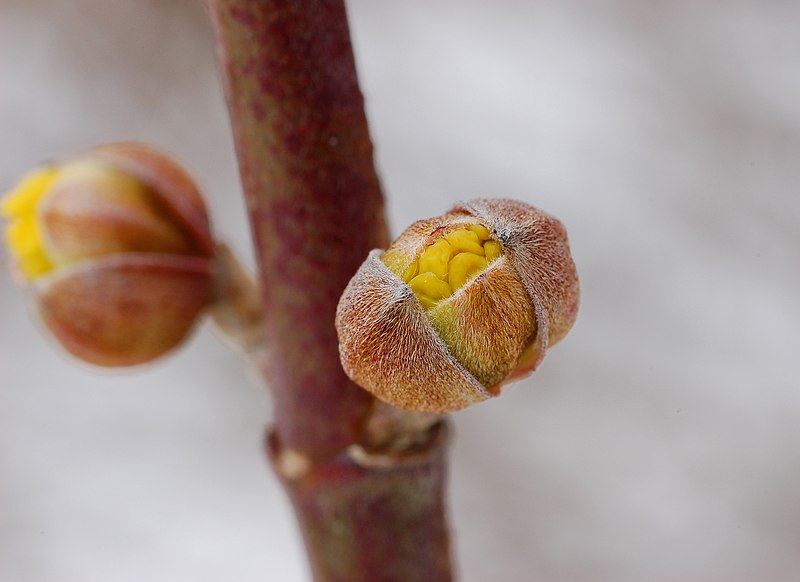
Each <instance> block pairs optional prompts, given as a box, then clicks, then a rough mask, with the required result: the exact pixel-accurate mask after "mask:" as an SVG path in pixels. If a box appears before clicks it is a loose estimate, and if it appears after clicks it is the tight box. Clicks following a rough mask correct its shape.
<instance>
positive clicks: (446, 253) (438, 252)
mask: <svg viewBox="0 0 800 582" xmlns="http://www.w3.org/2000/svg"><path fill="white" fill-rule="evenodd" d="M452 256H453V249H452V248H451V247H450V244H449V243H448V242H447V241H446V240H444V239H442V240H437V241H436V242H435V243H433V244H432V245H431V246H429V247H428V248H427V249H425V252H423V253H422V256H420V258H419V272H420V273H433V274H435V275H437V276H439V277H444V276H445V275H447V263H448V262H449V261H450V257H452Z"/></svg>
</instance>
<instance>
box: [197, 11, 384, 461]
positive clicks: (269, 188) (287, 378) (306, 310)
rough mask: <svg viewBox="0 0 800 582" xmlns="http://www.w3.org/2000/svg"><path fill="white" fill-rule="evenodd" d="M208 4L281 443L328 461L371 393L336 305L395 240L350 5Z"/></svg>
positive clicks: (351, 437) (357, 426) (353, 433)
mask: <svg viewBox="0 0 800 582" xmlns="http://www.w3.org/2000/svg"><path fill="white" fill-rule="evenodd" d="M211 7H212V17H213V19H214V22H215V27H216V32H217V37H218V39H219V42H218V55H219V61H220V64H221V67H222V74H223V81H224V83H225V90H226V95H227V99H228V107H229V110H230V115H231V121H232V124H233V130H234V138H235V143H236V151H237V155H238V158H239V167H240V173H241V177H242V183H243V186H244V191H245V196H246V198H247V206H248V209H249V212H250V216H251V226H252V229H253V235H254V239H255V244H256V251H257V256H258V261H259V265H260V274H261V282H262V290H263V291H262V292H263V301H264V311H265V313H266V314H267V316H268V318H267V320H268V323H267V329H266V341H267V345H268V347H269V352H268V355H267V357H266V361H265V362H263V365H264V367H265V372H266V375H267V377H268V380H269V384H270V387H271V389H272V391H273V394H274V398H275V422H276V430H277V433H278V435H279V436H280V439H281V442H282V443H283V445H284V446H287V447H292V448H295V449H298V450H301V451H303V452H304V453H305V454H309V455H312V456H324V455H326V454H330V453H333V452H335V451H338V450H340V449H342V448H343V447H346V446H347V445H348V444H350V443H352V442H354V441H355V440H357V437H358V434H359V432H360V430H361V426H362V423H363V422H364V419H365V417H366V415H367V414H368V412H369V409H370V406H371V400H372V399H371V397H370V396H369V395H368V394H367V393H366V392H365V391H363V390H361V389H360V388H359V387H357V386H356V385H354V384H353V383H352V382H350V380H349V379H348V378H347V376H345V374H344V372H343V371H342V368H341V365H340V363H339V355H338V351H337V342H336V331H335V328H334V316H335V311H336V304H337V302H338V300H339V296H340V295H341V292H342V290H343V289H344V287H345V285H346V284H347V282H348V280H349V279H350V277H351V276H352V275H353V273H354V272H355V271H356V269H357V268H358V266H359V265H360V264H361V262H362V261H363V260H364V258H365V257H366V255H367V253H368V252H369V250H370V249H373V248H376V247H383V246H385V245H386V242H387V241H386V238H387V233H386V225H385V220H384V215H383V198H382V196H381V190H380V183H379V181H378V176H377V174H376V172H375V168H374V164H373V156H372V143H371V141H370V138H369V132H368V128H367V120H366V116H365V114H364V107H363V97H362V96H361V92H360V91H359V87H358V80H357V78H356V69H355V63H354V60H353V52H352V48H351V45H350V36H349V30H348V25H347V17H346V14H345V10H344V5H343V3H342V2H341V1H340V0H334V1H298V2H279V1H274V0H212V2H211Z"/></svg>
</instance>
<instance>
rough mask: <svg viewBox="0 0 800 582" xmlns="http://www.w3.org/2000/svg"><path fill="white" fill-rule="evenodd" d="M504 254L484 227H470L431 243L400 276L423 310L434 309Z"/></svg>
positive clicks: (455, 231)
mask: <svg viewBox="0 0 800 582" xmlns="http://www.w3.org/2000/svg"><path fill="white" fill-rule="evenodd" d="M501 253H502V247H501V246H500V243H499V242H498V241H496V240H491V239H490V236H489V231H488V229H487V228H486V227H485V226H483V225H481V224H470V225H467V226H466V227H464V228H459V229H458V230H454V231H452V232H450V233H449V234H447V235H445V236H444V237H442V238H440V239H439V240H437V241H435V242H434V243H432V244H430V245H429V246H428V247H427V248H426V249H425V250H423V251H422V254H421V255H420V256H419V258H418V259H416V260H415V261H413V262H412V263H411V265H409V266H408V267H406V269H405V270H404V272H403V273H402V274H401V277H402V279H403V281H405V282H406V283H408V286H409V287H411V290H412V291H414V294H415V295H416V296H417V297H418V298H419V300H420V303H422V305H423V307H425V308H426V309H432V308H433V307H435V306H436V305H437V304H438V303H439V302H440V301H442V300H443V299H447V298H448V297H450V296H452V295H453V293H455V292H456V291H458V290H459V289H460V288H461V287H463V286H464V285H465V284H466V283H467V282H468V281H471V280H472V279H474V278H475V277H476V276H477V275H479V274H480V273H482V272H483V271H484V270H485V269H486V267H488V266H489V263H491V262H492V261H494V260H495V259H496V258H498V257H499V256H500V254H501ZM389 268H391V265H389Z"/></svg>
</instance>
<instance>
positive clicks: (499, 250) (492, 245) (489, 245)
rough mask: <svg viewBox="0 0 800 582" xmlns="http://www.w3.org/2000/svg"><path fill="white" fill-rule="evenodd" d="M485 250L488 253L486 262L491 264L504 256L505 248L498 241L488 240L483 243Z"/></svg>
mask: <svg viewBox="0 0 800 582" xmlns="http://www.w3.org/2000/svg"><path fill="white" fill-rule="evenodd" d="M483 250H484V251H485V252H486V260H487V261H488V262H490V263H491V262H492V261H494V260H495V259H496V258H497V257H499V256H500V255H502V254H503V247H502V246H501V245H500V243H499V242H497V241H496V240H487V241H486V242H485V243H483Z"/></svg>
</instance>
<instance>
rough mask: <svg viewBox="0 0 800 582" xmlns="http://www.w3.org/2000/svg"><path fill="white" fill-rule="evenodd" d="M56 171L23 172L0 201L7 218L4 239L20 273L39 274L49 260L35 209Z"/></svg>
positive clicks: (31, 276) (50, 264) (47, 264)
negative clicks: (22, 175) (17, 182)
mask: <svg viewBox="0 0 800 582" xmlns="http://www.w3.org/2000/svg"><path fill="white" fill-rule="evenodd" d="M56 174H57V171H56V169H55V168H43V169H39V170H36V171H34V172H31V173H30V174H28V175H27V176H25V177H24V178H23V179H22V180H21V181H20V183H19V184H18V185H17V186H16V188H14V189H13V190H12V191H11V192H10V193H9V194H8V196H7V197H6V198H5V199H4V200H3V202H2V205H0V212H2V214H3V217H4V218H6V219H7V220H9V221H10V224H9V225H8V227H6V231H5V240H6V244H7V245H8V247H9V248H10V249H11V252H12V254H13V255H14V258H15V259H16V261H17V264H18V265H19V268H20V270H21V271H22V273H23V274H24V275H25V276H26V277H28V278H31V279H32V278H35V277H38V276H40V275H43V274H45V273H47V272H48V271H50V270H51V269H52V268H53V264H52V262H51V261H50V258H49V257H48V255H47V252H46V251H45V248H44V245H43V243H42V237H41V232H40V229H39V221H38V218H37V210H38V207H39V204H40V202H41V200H42V198H43V197H44V196H45V195H46V194H47V192H48V190H49V189H50V186H51V184H52V183H53V180H54V179H55V177H56Z"/></svg>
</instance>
